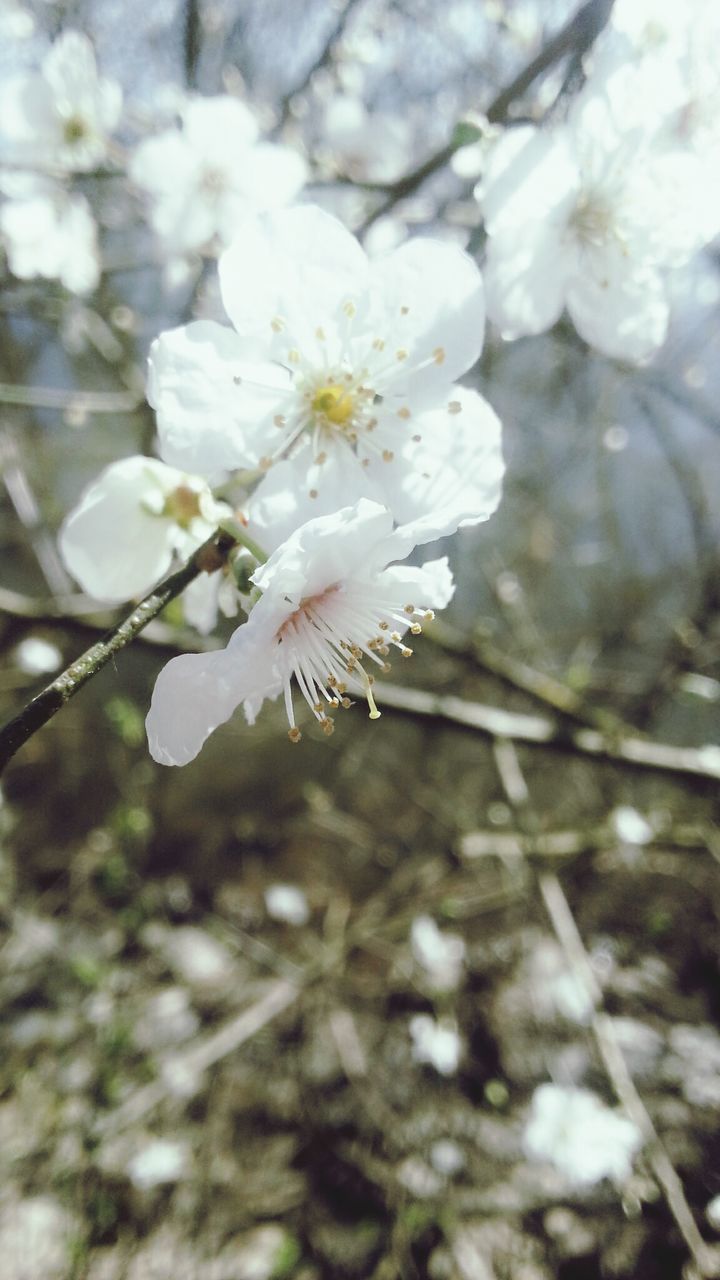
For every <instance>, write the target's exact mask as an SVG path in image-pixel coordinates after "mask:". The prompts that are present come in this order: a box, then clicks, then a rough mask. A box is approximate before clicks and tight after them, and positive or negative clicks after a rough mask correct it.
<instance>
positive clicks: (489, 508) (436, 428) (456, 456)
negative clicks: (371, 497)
mask: <svg viewBox="0 0 720 1280" xmlns="http://www.w3.org/2000/svg"><path fill="white" fill-rule="evenodd" d="M413 433H414V434H416V435H419V436H420V437H421V438H420V440H419V441H417V442H416V441H414V440H413V439H412V438H411V439H410V440H408V442H407V443H406V444H405V446H404V448H403V449H402V450H401V452H400V454H399V456H398V458H397V460H396V461H397V465H393V464H390V465H385V464H384V463H382V462H380V461H378V462H376V463H375V464H374V465H373V466H371V467H369V468H368V471H369V473H370V477H371V478H373V479H376V480H377V483H378V486H380V485H382V492H383V497H384V501H385V502H386V503H387V505H388V506H389V507H390V509H391V511H392V513H393V515H394V517H395V519H396V520H397V521H398V522H399V523H400V525H401V526H402V528H401V529H399V530H397V533H396V535H395V536H396V537H399V535H402V537H403V539H404V540H406V541H407V544H408V546H411V545H414V546H419V545H421V544H422V543H425V542H432V541H434V539H436V538H444V537H446V536H447V535H448V534H452V533H455V531H456V529H458V528H461V527H463V526H466V525H472V524H479V523H480V521H482V520H487V519H488V518H489V517H490V516H491V515H492V513H493V512H494V511H495V510H496V508H497V505H498V503H499V501H500V494H501V492H502V478H503V474H504V471H505V464H504V462H503V456H502V447H501V436H502V427H501V424H500V420H499V418H498V417H497V415H496V414H495V413H494V411H493V410H492V409H491V408H490V405H489V404H488V403H487V401H486V400H484V399H483V397H482V396H481V395H480V394H479V393H478V392H477V391H473V390H471V389H470V388H469V387H461V386H456V387H453V388H452V389H451V392H450V394H449V396H448V399H447V400H446V401H445V402H444V403H443V404H442V406H441V407H439V408H437V409H432V410H431V409H428V410H425V412H424V413H422V414H419V415H418V416H417V418H415V419H414V421H413Z"/></svg>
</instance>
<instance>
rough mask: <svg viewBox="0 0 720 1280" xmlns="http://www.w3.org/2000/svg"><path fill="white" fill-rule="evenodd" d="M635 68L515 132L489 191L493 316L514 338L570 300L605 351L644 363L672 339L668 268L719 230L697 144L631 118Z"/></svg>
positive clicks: (482, 192)
mask: <svg viewBox="0 0 720 1280" xmlns="http://www.w3.org/2000/svg"><path fill="white" fill-rule="evenodd" d="M633 83H634V81H633V68H632V67H631V66H625V65H622V66H621V67H619V68H618V70H617V72H615V73H614V74H612V75H608V76H606V77H605V78H602V77H601V78H600V79H599V80H598V81H597V82H594V81H593V80H592V79H591V80H590V81H589V82H588V84H587V86H586V88H585V90H584V91H583V93H582V94H581V95H580V96H579V97H578V98H577V99H576V101H575V102H574V104H573V106H572V108H571V111H570V113H569V116H568V119H567V122H566V123H564V124H560V125H554V126H550V127H548V128H542V129H541V128H536V127H535V126H532V125H528V126H522V127H519V128H514V129H508V130H506V132H505V134H504V135H503V136H502V137H501V138H500V140H499V141H498V143H497V144H496V145H495V147H494V148H493V149H492V150H491V152H490V155H489V161H488V170H487V173H486V175H485V179H484V182H483V184H482V187H481V188H479V190H478V195H479V198H480V200H481V203H482V205H483V210H484V214H485V224H486V228H487V231H488V246H487V269H486V273H485V284H486V289H487V300H488V315H489V316H490V318H491V319H492V320H493V321H494V322H495V323H496V324H497V325H498V326H499V327H500V329H501V331H502V333H503V335H504V336H505V337H507V338H517V337H520V336H523V335H528V334H536V333H542V332H544V331H545V330H546V329H549V328H550V327H551V326H552V325H553V324H555V322H556V321H557V320H558V319H559V318H560V315H561V314H562V312H563V310H564V309H565V308H566V309H567V311H568V312H569V314H570V317H571V319H572V321H573V323H574V325H575V327H576V329H577V330H578V332H579V333H580V335H581V336H582V337H583V338H584V339H585V340H586V341H587V342H588V343H589V344H590V345H591V346H594V347H596V348H597V349H598V350H600V351H602V352H604V353H605V354H606V355H609V356H615V357H618V358H620V359H624V360H629V361H635V362H641V361H644V360H647V359H648V358H649V357H650V356H652V355H653V354H654V352H655V351H656V350H657V349H658V348H659V347H660V346H661V344H662V342H663V341H664V338H665V334H666V331H667V326H668V319H669V303H668V297H667V286H666V282H665V273H666V272H667V270H668V269H670V268H673V267H677V266H680V265H682V264H683V263H684V262H686V261H687V260H688V258H689V257H690V256H691V255H692V254H693V253H694V252H695V251H696V250H697V249H698V248H699V247H701V245H702V244H703V243H704V242H705V241H706V239H707V237H708V234H709V223H708V217H707V214H706V212H705V210H704V203H703V202H702V201H699V200H698V195H699V191H700V180H701V173H700V170H699V169H698V166H697V164H696V161H695V159H694V157H693V156H691V155H690V154H689V153H688V152H686V151H683V150H682V149H679V148H678V147H677V146H671V145H668V144H667V142H665V141H664V140H662V139H659V140H658V139H655V138H653V136H652V135H651V132H650V129H649V126H648V127H641V126H640V124H639V123H638V124H636V126H635V127H633V128H630V127H628V125H627V120H626V117H625V113H624V111H623V103H624V102H625V100H626V99H627V98H628V97H629V96H630V94H631V92H632V88H633Z"/></svg>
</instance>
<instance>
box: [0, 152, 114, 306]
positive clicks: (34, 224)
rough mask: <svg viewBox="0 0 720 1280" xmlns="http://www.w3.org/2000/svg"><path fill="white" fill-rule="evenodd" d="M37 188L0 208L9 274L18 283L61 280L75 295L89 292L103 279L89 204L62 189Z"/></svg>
mask: <svg viewBox="0 0 720 1280" xmlns="http://www.w3.org/2000/svg"><path fill="white" fill-rule="evenodd" d="M18 176H19V175H18ZM36 190H37V194H34V195H30V196H28V197H27V198H24V199H18V200H8V201H7V203H6V204H4V205H3V206H2V208H0V233H2V236H3V239H4V242H5V251H6V253H7V259H8V265H9V267H10V270H11V271H12V273H13V275H15V276H17V277H18V279H20V280H32V279H34V278H35V277H36V276H42V277H43V278H44V279H46V280H59V281H60V283H61V284H63V285H64V286H65V288H66V289H68V290H69V291H70V292H71V293H79V294H85V293H90V292H91V291H92V290H93V289H94V288H95V287H96V285H97V283H98V280H99V278H100V258H99V255H98V246H97V228H96V226H95V221H94V219H93V216H92V213H91V212H90V206H89V204H88V202H87V200H86V199H85V197H84V196H80V195H68V194H67V193H66V192H64V191H62V190H61V189H60V188H52V189H51V188H47V189H44V188H41V187H37V188H36Z"/></svg>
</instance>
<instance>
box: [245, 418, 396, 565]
mask: <svg viewBox="0 0 720 1280" xmlns="http://www.w3.org/2000/svg"><path fill="white" fill-rule="evenodd" d="M313 456H314V451H313V449H312V446H311V443H310V441H309V440H308V441H307V444H306V447H304V448H303V449H301V450H300V451H299V452H298V453H297V454H296V455H295V456H294V457H293V458H292V459H290V460H288V461H286V462H278V463H276V465H275V466H274V467H272V468H271V470H270V471H269V472H268V474H267V475H266V476H265V477H264V479H263V480H262V481H261V482H260V484H259V485H258V487H257V489H256V490H255V491H254V493H253V495H252V497H251V499H250V501H249V503H248V505H247V508H246V514H247V516H248V520H249V525H248V532H249V534H250V536H251V537H253V538H255V539H256V540H257V541H258V542H259V543H260V545H261V546H262V547H263V548H264V550H265V551H275V550H276V548H277V547H279V546H281V544H282V543H283V542H285V541H286V539H287V538H288V537H289V536H290V534H291V533H294V532H295V530H296V529H298V528H299V527H300V525H302V524H305V523H306V521H308V520H313V519H315V518H316V517H318V516H327V515H331V514H332V513H333V512H335V511H337V510H338V509H339V508H341V507H346V506H352V505H353V504H354V503H356V502H357V501H358V499H359V498H372V499H374V500H376V501H382V498H381V494H380V491H379V490H378V487H377V486H376V485H374V484H373V483H372V481H370V480H368V478H367V472H366V470H365V468H363V467H362V466H361V465H360V463H359V461H358V459H357V458H356V456H355V454H354V453H353V451H352V449H351V448H350V447H349V446H348V445H344V444H342V443H341V442H340V443H339V444H338V446H337V447H336V448H333V449H330V450H328V455H327V458H326V460H325V462H323V463H322V464H317V463H314V461H313ZM311 494H312V495H313V496H312V497H311V496H310V495H311Z"/></svg>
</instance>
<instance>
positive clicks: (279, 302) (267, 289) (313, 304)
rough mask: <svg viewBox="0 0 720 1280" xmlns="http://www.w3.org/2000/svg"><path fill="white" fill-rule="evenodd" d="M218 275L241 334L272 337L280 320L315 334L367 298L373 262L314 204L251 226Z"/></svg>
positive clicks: (244, 227)
mask: <svg viewBox="0 0 720 1280" xmlns="http://www.w3.org/2000/svg"><path fill="white" fill-rule="evenodd" d="M218 272H219V276H220V291H221V293H222V300H223V304H224V306H225V310H226V311H227V313H228V315H229V316H230V319H231V320H232V322H233V324H234V325H235V328H236V329H237V330H238V332H239V333H241V334H247V335H252V334H259V335H262V336H263V337H265V338H272V336H273V330H272V328H271V325H272V323H273V321H275V322H276V323H277V320H278V319H279V318H280V319H282V321H283V322H284V324H285V325H286V328H287V332H288V333H290V334H292V335H298V334H299V335H304V334H305V332H306V331H307V332H308V333H309V334H310V335H312V334H313V333H314V332H315V329H316V327H317V325H318V323H319V322H320V321H322V320H323V318H325V317H327V316H333V315H335V313H336V312H337V311H338V310H339V309H340V307H341V306H342V304H343V303H345V302H346V301H348V300H350V299H353V298H357V297H359V296H361V295H362V294H363V293H364V291H365V289H366V285H367V272H368V263H367V258H366V256H365V253H364V252H363V250H362V248H361V247H360V245H359V244H358V242H357V240H356V239H355V237H354V236H353V235H351V233H350V232H349V231H347V230H346V229H345V227H343V225H342V223H340V222H338V220H337V219H336V218H333V217H331V216H330V214H329V213H325V212H324V211H323V210H322V209H318V208H316V207H315V206H313V205H307V206H301V207H299V208H295V209H282V210H278V211H277V212H275V213H270V214H267V215H265V216H264V217H262V218H257V219H249V220H248V221H247V222H245V223H243V224H242V226H241V227H239V228H238V233H237V235H236V237H235V239H234V240H233V242H232V244H231V245H230V247H229V249H227V250H226V251H225V253H223V254H222V255H221V257H220V260H219V263H218Z"/></svg>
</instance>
